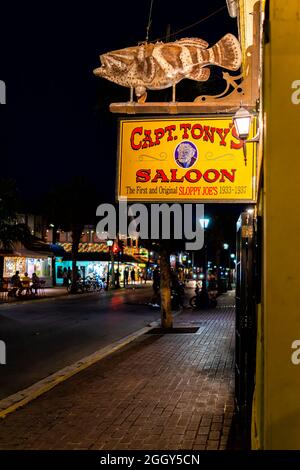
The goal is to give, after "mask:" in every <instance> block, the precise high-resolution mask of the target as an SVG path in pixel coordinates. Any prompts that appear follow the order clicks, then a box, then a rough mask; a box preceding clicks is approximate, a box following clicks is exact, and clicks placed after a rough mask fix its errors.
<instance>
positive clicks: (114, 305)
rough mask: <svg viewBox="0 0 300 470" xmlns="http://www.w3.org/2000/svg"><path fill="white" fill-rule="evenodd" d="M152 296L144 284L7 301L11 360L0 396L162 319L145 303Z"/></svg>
mask: <svg viewBox="0 0 300 470" xmlns="http://www.w3.org/2000/svg"><path fill="white" fill-rule="evenodd" d="M151 295H152V289H151V287H144V286H143V287H141V288H140V287H139V288H137V289H135V290H132V289H122V290H120V291H110V292H104V291H103V292H100V293H98V294H95V295H94V294H84V295H83V296H80V295H78V296H75V297H73V298H72V297H70V296H65V297H59V298H56V299H49V300H42V301H39V300H38V301H32V302H23V303H22V304H18V305H15V304H14V305H13V304H5V305H1V308H0V339H1V340H3V341H5V343H6V347H7V364H6V365H5V366H3V365H2V366H0V399H1V398H4V397H6V396H7V395H10V394H12V393H14V392H16V391H19V390H21V389H23V388H25V387H27V386H29V385H31V384H33V383H35V382H37V381H38V380H40V379H42V378H44V377H46V376H48V375H50V374H51V373H53V372H56V371H57V370H60V369H61V368H63V367H65V366H66V365H69V364H72V363H73V362H76V361H77V360H79V359H81V358H82V357H84V356H86V355H88V354H91V353H93V352H94V351H96V350H97V349H99V348H101V347H104V346H106V345H108V344H110V343H111V342H112V341H115V340H118V339H120V338H123V337H124V336H126V335H128V334H130V333H132V332H134V331H136V330H138V329H140V328H143V327H144V326H146V325H147V324H149V322H152V321H153V320H156V319H157V318H159V316H160V313H159V311H158V310H156V309H153V308H151V307H147V306H144V305H142V304H143V303H144V302H145V301H147V300H149V298H150V297H151Z"/></svg>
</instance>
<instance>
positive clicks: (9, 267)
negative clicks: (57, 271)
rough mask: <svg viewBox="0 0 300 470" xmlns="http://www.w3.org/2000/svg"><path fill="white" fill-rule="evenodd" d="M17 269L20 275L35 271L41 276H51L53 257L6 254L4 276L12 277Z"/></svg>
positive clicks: (30, 274)
mask: <svg viewBox="0 0 300 470" xmlns="http://www.w3.org/2000/svg"><path fill="white" fill-rule="evenodd" d="M16 271H19V273H20V275H21V276H22V275H24V274H25V272H27V273H28V275H29V277H32V274H33V273H35V274H36V275H37V276H38V277H41V278H50V277H51V258H26V257H24V256H5V257H4V272H3V277H8V278H10V277H12V276H13V275H14V274H15V272H16Z"/></svg>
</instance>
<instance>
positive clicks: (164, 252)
mask: <svg viewBox="0 0 300 470" xmlns="http://www.w3.org/2000/svg"><path fill="white" fill-rule="evenodd" d="M141 245H143V247H145V248H147V249H148V250H149V251H151V250H153V251H157V252H158V253H159V260H160V311H161V326H162V328H172V327H173V315H172V308H171V267H170V255H171V254H172V253H175V252H178V251H182V250H183V248H184V242H183V241H182V240H174V239H171V240H155V241H154V240H145V239H142V240H141Z"/></svg>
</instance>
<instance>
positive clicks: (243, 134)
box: [232, 107, 259, 165]
mask: <svg viewBox="0 0 300 470" xmlns="http://www.w3.org/2000/svg"><path fill="white" fill-rule="evenodd" d="M232 119H233V124H234V127H235V130H236V132H237V135H238V138H239V139H241V140H242V141H243V152H244V161H245V165H247V154H246V144H247V143H248V142H258V141H259V131H258V132H257V134H256V136H255V137H253V138H252V139H249V140H248V136H249V133H250V126H251V120H252V114H250V113H249V111H247V109H245V108H242V107H241V108H239V109H238V110H237V112H236V113H235V115H234V116H233V118H232Z"/></svg>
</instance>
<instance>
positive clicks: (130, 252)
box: [55, 243, 148, 285]
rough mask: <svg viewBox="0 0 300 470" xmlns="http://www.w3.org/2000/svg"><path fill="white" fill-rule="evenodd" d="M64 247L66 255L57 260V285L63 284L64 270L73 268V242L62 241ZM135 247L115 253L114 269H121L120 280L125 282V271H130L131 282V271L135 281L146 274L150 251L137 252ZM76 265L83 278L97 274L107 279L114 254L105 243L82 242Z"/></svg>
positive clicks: (138, 280) (129, 278)
mask: <svg viewBox="0 0 300 470" xmlns="http://www.w3.org/2000/svg"><path fill="white" fill-rule="evenodd" d="M61 246H62V248H63V249H64V250H65V252H66V255H65V256H64V257H56V260H55V276H56V283H57V285H62V284H63V272H64V270H65V269H66V270H68V269H69V270H72V260H71V248H72V245H71V243H61ZM135 251H136V249H134V248H127V247H125V248H124V252H123V254H120V255H118V254H114V260H113V270H114V273H115V274H116V273H117V270H119V274H120V277H119V282H120V284H121V285H122V284H123V283H124V272H125V271H128V272H129V275H128V280H129V283H130V282H131V279H132V278H131V272H132V270H133V271H134V279H135V282H142V281H143V280H144V279H145V276H146V269H147V264H146V262H145V259H148V252H145V250H144V251H143V252H141V253H139V256H137V255H136V253H135ZM76 265H77V267H78V269H79V272H80V275H81V277H82V279H84V278H86V277H88V276H91V275H97V276H99V277H100V278H101V279H104V280H107V276H108V274H109V275H110V276H111V273H112V256H111V253H110V251H109V247H108V246H107V245H106V244H105V243H80V244H79V251H78V256H77V262H76Z"/></svg>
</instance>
